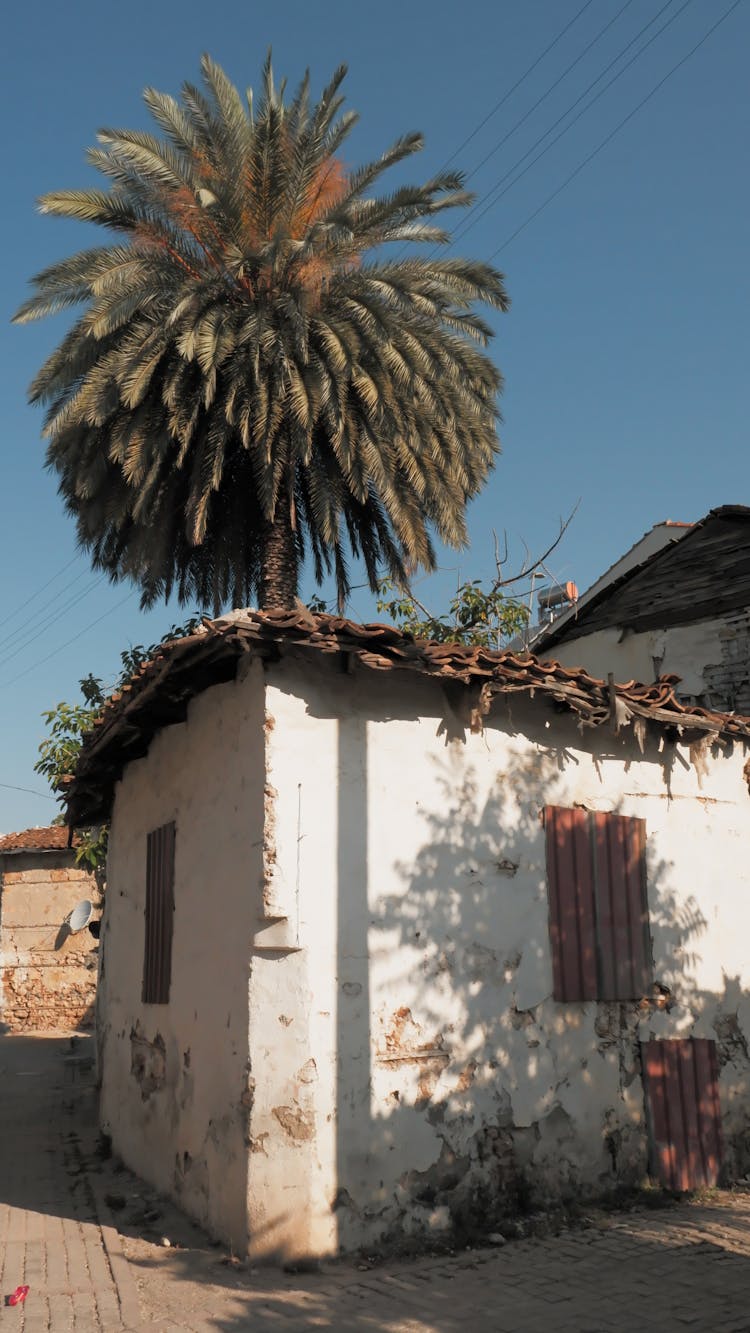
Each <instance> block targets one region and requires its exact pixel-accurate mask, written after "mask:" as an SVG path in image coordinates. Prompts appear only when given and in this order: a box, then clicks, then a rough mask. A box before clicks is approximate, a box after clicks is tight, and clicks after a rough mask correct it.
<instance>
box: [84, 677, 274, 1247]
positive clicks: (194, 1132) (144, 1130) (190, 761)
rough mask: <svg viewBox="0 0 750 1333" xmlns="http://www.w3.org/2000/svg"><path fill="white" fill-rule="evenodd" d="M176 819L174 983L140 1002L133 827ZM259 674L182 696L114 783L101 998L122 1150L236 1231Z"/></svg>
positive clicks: (142, 878) (139, 848) (137, 830)
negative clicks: (172, 715) (183, 709)
mask: <svg viewBox="0 0 750 1333" xmlns="http://www.w3.org/2000/svg"><path fill="white" fill-rule="evenodd" d="M169 820H175V822H176V846H175V914H174V939H173V952H172V985H171V994H170V1002H169V1004H167V1005H143V1004H142V1003H141V980H142V972H143V953H144V910H145V883H146V839H147V835H148V833H149V832H150V831H151V830H152V829H155V828H158V827H159V826H160V825H162V824H164V823H166V822H168V821H169ZM262 843H263V686H262V669H261V667H260V665H259V664H253V665H252V666H250V667H249V668H247V669H246V670H245V671H243V673H242V677H241V678H240V679H239V680H238V681H237V682H236V683H233V684H227V685H217V686H215V687H213V688H212V689H211V690H210V691H209V692H207V693H206V694H203V695H200V696H199V697H198V698H196V699H195V700H194V701H193V702H192V703H191V705H190V708H189V712H188V717H187V721H186V722H185V723H182V724H179V725H176V726H172V727H169V728H167V729H165V730H163V731H162V732H160V733H159V734H158V735H157V736H156V737H155V739H154V741H153V742H152V745H151V748H150V750H149V753H148V755H147V756H146V757H145V758H144V759H140V760H138V761H136V762H134V763H131V764H130V765H129V766H128V767H127V769H126V771H125V774H124V777H123V779H122V781H121V782H120V783H119V784H118V786H117V790H116V797H115V807H114V813H113V819H112V828H111V835H110V843H109V861H108V888H107V897H106V910H105V926H104V930H103V932H102V949H103V955H102V956H103V976H102V978H101V983H100V984H101V987H102V988H103V989H102V994H101V996H100V1004H99V1014H100V1020H101V1021H102V1022H103V1027H102V1030H101V1033H100V1045H101V1048H102V1051H101V1061H102V1105H101V1115H102V1123H103V1125H104V1127H105V1128H106V1129H107V1130H108V1131H109V1132H110V1133H111V1134H112V1136H113V1142H114V1145H115V1148H116V1150H117V1151H118V1152H119V1153H120V1154H121V1155H122V1157H123V1158H124V1160H125V1161H126V1162H127V1164H128V1165H129V1166H131V1167H132V1168H134V1169H135V1170H136V1171H139V1172H141V1173H142V1174H143V1175H144V1176H145V1177H146V1178H147V1179H149V1180H151V1181H153V1182H154V1183H155V1184H156V1185H157V1186H158V1187H159V1188H160V1189H162V1190H164V1191H166V1192H167V1193H168V1194H171V1195H172V1196H173V1197H175V1198H176V1199H177V1200H178V1202H181V1203H182V1204H183V1206H184V1207H185V1208H186V1209H187V1210H188V1211H189V1212H190V1213H192V1214H193V1216H195V1217H196V1218H197V1219H198V1220H199V1221H201V1222H203V1223H204V1224H205V1225H206V1226H208V1227H209V1228H210V1229H211V1230H212V1231H213V1232H214V1234H217V1235H219V1236H223V1237H225V1238H226V1239H228V1240H231V1241H232V1242H233V1243H234V1244H235V1246H237V1247H238V1248H239V1249H242V1248H244V1246H245V1245H246V1243H247V1206H246V1199H247V1171H248V1167H247V1132H248V1114H249V1104H250V1097H251V1091H250V1090H251V1086H252V1080H251V1074H250V1071H249V1068H248V970H249V956H250V955H249V950H250V945H251V942H252V939H253V934H254V931H255V929H256V927H257V921H258V916H259V912H260V903H261V890H262Z"/></svg>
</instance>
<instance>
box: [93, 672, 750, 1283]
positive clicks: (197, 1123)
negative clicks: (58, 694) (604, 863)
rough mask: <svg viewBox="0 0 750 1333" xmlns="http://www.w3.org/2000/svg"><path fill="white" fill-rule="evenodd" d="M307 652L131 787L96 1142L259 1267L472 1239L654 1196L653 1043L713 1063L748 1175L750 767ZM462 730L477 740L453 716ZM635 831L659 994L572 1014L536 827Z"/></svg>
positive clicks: (237, 697) (119, 845) (163, 755)
mask: <svg viewBox="0 0 750 1333" xmlns="http://www.w3.org/2000/svg"><path fill="white" fill-rule="evenodd" d="M469 704H471V706H467V707H466V708H462V707H461V705H460V700H457V699H456V697H455V690H454V691H453V697H451V698H448V697H446V695H445V693H444V692H443V691H442V689H441V688H440V686H439V684H438V683H437V682H434V681H425V680H419V679H416V678H415V677H413V676H411V675H409V676H406V675H405V676H404V677H403V678H401V679H399V677H398V676H397V675H396V673H388V675H387V676H385V675H379V674H378V673H376V672H372V671H367V670H366V669H360V668H357V667H355V668H354V669H352V666H351V663H348V662H347V661H346V660H339V658H334V659H325V660H323V659H321V660H312V659H311V658H309V657H308V658H307V659H306V660H305V661H304V662H301V661H299V660H297V659H295V658H294V656H293V655H289V656H288V657H285V658H282V660H281V661H280V662H278V663H273V664H267V665H266V667H265V669H264V668H262V667H261V666H260V664H258V663H250V664H249V665H246V666H244V667H243V668H242V671H241V673H240V675H239V676H238V679H237V680H236V682H234V683H232V684H226V685H219V686H215V687H212V688H211V689H209V690H207V691H206V692H205V693H204V694H202V695H201V696H199V697H198V698H197V699H195V700H194V701H193V702H192V704H191V705H190V708H189V711H188V717H187V721H186V722H185V723H183V724H179V725H177V726H174V727H170V728H168V729H166V730H165V731H163V732H162V733H160V734H159V735H158V736H157V737H156V738H155V740H154V741H153V742H152V745H151V748H150V751H149V754H148V755H147V756H146V758H145V759H142V760H138V761H136V762H134V763H132V764H130V765H129V766H128V767H127V769H126V771H125V774H124V778H123V780H122V782H121V783H120V784H119V786H118V789H117V793H116V801H115V809H114V815H113V821H112V833H111V843H110V863H109V888H108V903H107V911H106V921H105V928H104V931H103V947H104V953H103V971H104V982H103V990H102V1012H103V1015H104V1024H103V1031H102V1045H103V1098H102V1110H103V1117H104V1120H105V1127H106V1128H107V1129H108V1130H109V1131H110V1132H111V1133H112V1136H113V1141H114V1146H115V1148H116V1150H117V1151H119V1152H120V1153H121V1155H122V1156H123V1157H124V1158H125V1160H126V1161H127V1162H128V1164H129V1165H131V1166H132V1167H133V1168H134V1169H136V1170H137V1171H139V1172H141V1173H142V1174H143V1175H144V1176H146V1178H148V1179H149V1180H151V1181H152V1182H153V1183H154V1184H156V1185H157V1187H159V1188H162V1189H164V1190H166V1191H167V1192H168V1193H170V1194H172V1195H173V1197H175V1198H176V1199H177V1200H178V1201H179V1202H180V1204H181V1205H182V1206H183V1207H184V1208H185V1209H186V1210H187V1211H188V1212H190V1213H191V1214H192V1215H193V1216H195V1217H196V1218H197V1219H198V1220H199V1221H201V1222H202V1223H203V1224H204V1225H205V1226H207V1227H209V1229H210V1230H211V1231H212V1232H213V1233H214V1234H216V1235H218V1236H221V1237H224V1238H226V1239H228V1240H231V1241H232V1243H233V1245H234V1246H235V1248H236V1250H238V1251H243V1250H248V1251H249V1252H250V1253H251V1254H252V1255H253V1256H256V1257H258V1258H265V1259H273V1260H277V1259H283V1260H295V1259H298V1258H300V1257H302V1256H309V1255H323V1254H330V1253H334V1252H336V1251H337V1250H339V1249H344V1250H354V1249H357V1248H359V1247H361V1246H369V1245H377V1244H381V1243H382V1244H390V1243H402V1242H403V1241H408V1242H410V1243H415V1244H423V1243H424V1242H425V1241H429V1239H430V1238H433V1237H435V1236H447V1235H450V1234H453V1235H455V1236H457V1237H470V1236H472V1235H473V1234H475V1233H476V1232H477V1231H478V1230H479V1231H481V1230H483V1229H486V1228H487V1226H488V1225H489V1226H492V1227H494V1228H495V1229H502V1228H506V1227H507V1228H508V1229H509V1231H510V1232H512V1229H513V1227H514V1226H517V1225H518V1222H517V1219H518V1217H519V1216H520V1215H523V1214H525V1213H528V1212H534V1211H538V1210H542V1209H546V1210H549V1209H552V1210H554V1209H557V1208H560V1207H565V1206H567V1205H568V1204H569V1203H570V1202H571V1201H577V1202H580V1201H581V1200H585V1199H587V1198H593V1197H600V1196H602V1195H603V1194H606V1193H608V1192H610V1191H612V1190H613V1189H617V1188H620V1187H622V1186H627V1185H632V1184H636V1183H638V1182H639V1181H640V1180H642V1179H643V1177H644V1173H645V1171H646V1167H647V1155H648V1143H647V1134H646V1121H645V1110H644V1089H643V1081H642V1071H641V1053H640V1043H641V1041H643V1040H646V1039H648V1038H650V1037H652V1036H655V1037H656V1038H659V1037H661V1038H664V1037H680V1036H689V1035H691V1034H692V1035H695V1036H710V1037H712V1038H713V1039H714V1040H715V1041H716V1043H717V1049H718V1056H719V1065H720V1091H721V1102H722V1114H723V1124H724V1133H725V1139H726V1144H727V1156H726V1169H727V1172H728V1173H729V1174H730V1175H731V1174H736V1175H742V1174H744V1173H745V1171H747V1170H748V1167H750V1162H748V1160H747V1157H748V1147H747V1145H748V1143H750V1137H749V1136H748V1132H747V1131H748V1128H749V1127H750V1126H748V1113H747V1107H748V1102H749V1100H750V1083H749V1081H748V1080H749V1067H748V1066H749V1062H748V1047H747V1043H748V1038H749V1037H750V986H749V984H748V982H749V978H748V969H749V968H750V964H748V961H747V949H746V939H747V928H748V926H750V919H749V918H750V907H748V906H747V905H748V904H749V903H750V894H749V893H748V889H749V888H750V884H748V879H749V878H750V856H749V855H748V852H749V851H750V845H749V841H748V839H749V837H750V831H749V830H748V820H747V813H748V811H747V806H748V800H749V799H750V798H749V797H748V791H747V784H746V780H745V778H744V776H743V766H744V765H745V763H746V760H747V756H746V755H745V754H743V753H741V752H740V747H739V746H735V747H734V749H732V748H731V747H727V748H726V749H725V750H724V751H721V750H718V749H717V750H714V751H712V750H710V749H708V750H706V751H705V753H703V752H702V754H701V763H700V765H699V768H700V771H697V770H696V767H695V766H694V765H693V763H691V755H690V751H689V749H688V748H687V747H686V746H683V745H681V744H679V743H674V742H673V741H671V740H669V741H665V739H664V737H663V736H659V735H656V734H651V733H649V734H647V735H646V737H645V740H644V751H643V753H641V750H640V749H639V748H638V746H637V744H636V743H635V741H634V740H633V739H632V738H626V737H624V736H620V737H618V736H615V735H613V734H612V733H610V732H606V733H605V732H604V731H603V730H602V731H598V732H595V733H591V734H581V732H579V730H578V728H577V727H576V725H575V721H574V719H572V718H571V717H570V716H569V715H563V714H559V713H555V712H554V711H553V710H552V709H550V708H547V707H546V706H541V705H539V704H538V703H535V702H534V701H529V700H524V699H523V698H520V697H515V698H513V699H511V700H510V701H507V700H503V699H499V700H497V701H496V702H495V703H494V705H493V706H492V708H491V709H490V710H489V711H485V712H484V713H483V715H482V723H483V731H482V732H481V733H480V732H476V731H472V729H471V728H472V725H473V722H474V721H475V713H476V709H475V707H474V705H473V704H472V703H471V700H470V701H469ZM462 719H463V721H462ZM548 804H558V805H567V806H575V805H583V806H585V807H586V808H589V809H592V810H599V811H609V812H617V813H620V814H625V815H631V816H637V817H640V818H643V819H644V820H645V821H646V826H647V833H648V837H647V872H648V896H649V906H650V915H651V933H652V937H653V956H654V983H655V984H654V987H653V989H652V991H651V992H650V993H649V994H648V995H644V996H641V997H638V1000H634V1001H632V1002H628V1003H609V1004H604V1003H593V1002H592V1003H587V1004H568V1005H562V1004H559V1003H557V1002H555V1001H554V1000H553V998H552V964H551V953H550V942H549V929H548V899H547V884H546V867H545V850H544V833H543V829H542V823H541V818H540V816H541V811H542V809H543V807H544V806H545V805H548ZM171 819H174V820H175V822H176V829H177V835H176V838H177V841H176V861H175V919H174V944H173V968H172V990H171V995H170V1002H169V1004H168V1005H142V1004H141V1003H140V993H141V976H142V965H143V936H144V904H145V844H146V837H147V834H148V832H149V831H150V830H151V829H152V828H154V827H157V826H159V825H161V824H162V823H164V822H166V821H168V820H171Z"/></svg>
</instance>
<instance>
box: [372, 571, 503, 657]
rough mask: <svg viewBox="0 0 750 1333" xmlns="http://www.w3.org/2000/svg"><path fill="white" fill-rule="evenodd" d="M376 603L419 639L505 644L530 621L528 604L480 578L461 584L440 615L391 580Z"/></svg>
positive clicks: (382, 610)
mask: <svg viewBox="0 0 750 1333" xmlns="http://www.w3.org/2000/svg"><path fill="white" fill-rule="evenodd" d="M377 607H378V611H379V612H381V613H383V614H385V615H387V616H388V617H389V619H390V620H392V621H393V623H394V625H398V627H399V629H402V630H406V631H408V633H409V634H413V635H414V637H415V638H416V639H432V640H433V641H434V642H436V643H463V644H471V645H474V646H475V647H480V648H495V649H499V648H503V647H505V645H506V644H507V643H508V641H509V640H510V639H513V638H515V637H516V635H519V634H522V633H523V631H524V630H525V628H526V626H527V625H528V622H529V608H528V607H527V606H525V605H524V604H523V603H522V602H520V601H518V600H517V599H516V598H514V597H509V596H508V595H507V594H506V593H504V592H503V591H502V590H501V589H500V588H496V587H493V586H490V587H489V588H485V587H484V586H483V584H482V581H481V579H469V580H468V581H467V582H466V583H461V584H459V586H458V588H457V589H456V592H455V594H454V596H453V597H452V598H451V600H450V602H449V604H448V609H447V611H445V612H443V613H442V614H439V615H432V614H431V613H430V611H428V609H427V607H425V606H423V605H422V603H421V602H420V601H418V600H417V598H416V597H415V596H414V594H413V593H412V592H408V591H407V592H402V591H401V590H400V589H398V588H396V587H394V585H393V584H392V583H390V582H388V581H385V582H384V583H382V584H381V587H380V592H379V595H378V601H377Z"/></svg>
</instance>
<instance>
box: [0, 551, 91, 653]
mask: <svg viewBox="0 0 750 1333" xmlns="http://www.w3.org/2000/svg"><path fill="white" fill-rule="evenodd" d="M90 574H91V570H90V569H82V570H81V572H80V573H79V574H76V576H75V578H74V579H71V580H70V582H69V583H66V584H65V586H64V587H63V588H62V589H61V590H60V592H56V593H55V594H54V596H53V597H50V598H49V599H48V601H46V602H43V603H42V605H41V606H38V607H36V608H35V610H34V612H33V618H34V621H35V622H37V621H38V619H39V617H40V616H41V615H43V613H44V612H45V611H47V610H49V608H50V607H51V606H56V607H59V606H61V604H62V603H61V598H63V597H65V596H66V594H67V593H69V592H70V589H71V588H74V587H75V585H76V584H77V583H80V582H81V579H85V578H87V577H89V576H90ZM32 628H33V625H30V623H29V621H28V620H27V621H25V622H24V624H22V625H18V626H17V627H16V629H14V630H11V632H10V634H8V635H7V636H6V637H5V638H3V639H0V654H2V653H4V652H5V650H6V649H7V648H11V647H13V646H14V644H15V643H16V642H17V641H18V639H23V638H24V637H25V635H27V634H28V633H29V631H30V629H32Z"/></svg>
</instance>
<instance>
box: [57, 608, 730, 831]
mask: <svg viewBox="0 0 750 1333" xmlns="http://www.w3.org/2000/svg"><path fill="white" fill-rule="evenodd" d="M289 649H292V650H294V651H299V652H311V651H314V652H320V653H326V654H344V655H348V656H350V657H351V658H353V659H356V660H357V661H358V662H360V663H361V664H362V665H363V666H365V667H368V668H369V669H371V670H374V671H394V670H395V671H404V670H406V671H411V672H416V673H418V674H419V675H423V676H432V677H437V678H439V679H440V680H443V681H458V682H461V683H463V684H465V685H470V686H474V687H475V693H476V699H475V700H474V701H473V708H474V716H473V721H474V722H476V724H477V729H478V728H479V727H480V726H481V716H482V714H483V713H486V712H487V711H488V708H489V704H490V700H491V697H492V695H494V694H512V693H518V692H523V693H525V694H527V695H528V696H530V697H532V698H533V697H536V698H540V697H546V698H547V700H548V701H549V702H550V703H552V704H553V705H554V706H555V707H558V708H563V709H566V710H569V711H571V712H573V713H576V714H577V715H578V717H579V723H580V725H581V726H582V727H597V726H601V725H603V724H605V723H609V724H611V725H612V726H613V727H614V728H615V729H616V730H619V729H620V728H621V727H623V726H629V725H633V727H634V731H635V735H636V737H637V738H638V740H639V742H641V743H642V742H643V739H644V736H645V728H646V726H647V724H649V723H650V724H651V725H653V726H656V727H659V728H662V729H665V728H671V729H672V731H673V733H674V735H675V736H676V735H680V736H681V735H682V734H683V733H687V734H688V735H689V737H690V738H691V739H692V740H695V741H700V740H701V738H702V737H706V736H710V737H714V738H715V737H724V738H727V739H732V738H736V739H742V740H744V741H747V740H750V718H744V717H738V716H735V715H733V714H723V713H711V712H709V711H708V710H706V709H703V708H696V707H688V706H686V705H684V704H681V703H680V702H679V700H678V699H677V697H676V695H675V689H674V687H675V685H676V684H677V683H678V678H677V677H676V676H664V677H662V678H661V679H660V680H658V681H656V682H655V683H653V684H651V685H641V684H638V683H637V682H636V681H632V680H631V681H627V682H625V683H624V684H618V685H616V684H614V682H612V683H610V682H609V681H603V680H599V679H597V678H596V677H595V676H591V675H589V673H588V672H587V671H585V670H584V669H583V668H582V667H564V666H561V665H560V663H559V662H555V661H547V660H542V659H539V658H537V657H534V656H533V655H532V654H531V653H518V652H511V651H510V650H507V651H504V652H494V651H492V650H490V649H488V648H479V647H471V646H464V645H461V644H454V643H432V642H428V641H426V640H419V639H414V638H413V637H412V636H411V635H409V634H404V633H402V632H401V631H400V630H398V629H396V627H395V626H393V625H380V624H366V625H360V624H356V623H355V622H353V621H351V620H346V619H344V618H343V617H340V616H321V615H313V614H312V613H311V612H310V611H308V610H306V609H305V608H301V609H300V610H294V611H265V612H261V611H251V610H247V611H232V612H230V613H229V614H228V615H226V616H221V617H219V618H218V619H216V620H206V621H204V623H203V626H202V627H201V629H200V630H198V631H197V632H196V633H195V634H191V635H188V636H186V637H185V638H181V639H173V640H172V641H171V642H168V643H165V644H164V645H163V646H162V647H161V649H160V650H159V652H158V653H157V654H156V656H155V657H154V658H153V659H152V660H151V661H149V662H145V663H143V664H142V665H141V667H140V668H139V670H138V672H137V673H136V674H135V675H134V676H133V677H132V678H131V680H130V681H129V682H128V683H127V684H126V685H124V686H123V687H122V689H121V690H119V691H118V692H117V693H116V694H114V695H113V696H112V698H111V699H110V700H109V701H108V703H107V705H106V706H105V708H104V710H103V712H102V713H101V715H100V717H99V718H98V719H97V722H96V724H95V726H94V728H93V730H92V731H91V732H89V734H88V736H87V737H86V740H85V743H84V746H83V749H82V751H81V756H80V759H79V763H78V768H77V770H76V773H75V775H74V777H73V778H72V779H71V780H70V783H69V786H68V792H67V803H68V817H69V819H70V821H71V823H72V824H73V825H75V826H80V825H82V824H85V823H96V822H97V821H99V820H101V819H104V818H106V817H107V815H108V812H109V808H110V806H111V801H112V793H113V789H114V784H115V782H116V781H117V779H118V777H119V776H120V774H121V772H122V769H123V768H124V766H125V764H126V763H128V762H129V761H130V760H131V759H134V758H137V757H139V756H142V755H144V754H145V753H146V752H147V750H148V746H149V743H150V740H151V738H152V736H153V735H154V734H155V732H156V731H157V730H158V729H159V728H160V727H163V726H165V725H169V724H170V723H171V722H177V721H182V720H184V718H185V716H186V711H187V705H188V703H189V701H190V699H191V698H192V697H193V696H194V695H196V694H199V693H200V692H201V691H202V690H204V689H206V688H207V687H208V686H210V685H213V684H217V683H219V682H220V681H226V680H231V679H233V678H234V674H235V672H236V668H237V663H238V662H239V660H240V659H241V658H242V657H243V656H244V655H245V654H246V653H247V652H253V653H255V654H256V655H258V656H260V657H262V658H266V659H267V658H275V657H278V656H279V655H280V654H281V653H283V652H284V651H286V650H289Z"/></svg>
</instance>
